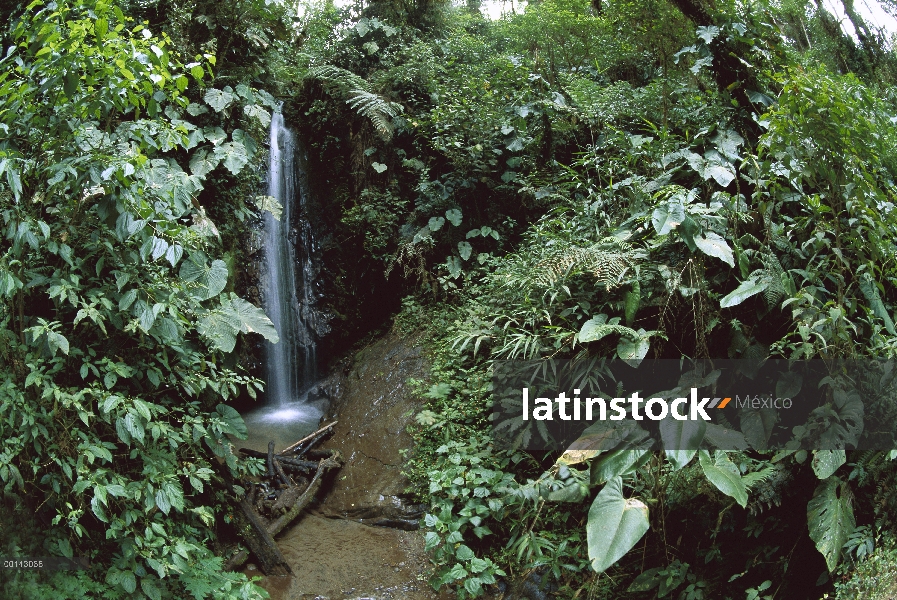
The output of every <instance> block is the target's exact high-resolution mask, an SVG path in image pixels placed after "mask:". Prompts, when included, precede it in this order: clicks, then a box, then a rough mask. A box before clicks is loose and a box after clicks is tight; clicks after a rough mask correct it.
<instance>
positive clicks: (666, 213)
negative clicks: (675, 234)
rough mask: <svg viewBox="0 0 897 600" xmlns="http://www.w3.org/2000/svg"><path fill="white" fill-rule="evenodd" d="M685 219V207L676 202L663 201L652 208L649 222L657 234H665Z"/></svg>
mask: <svg viewBox="0 0 897 600" xmlns="http://www.w3.org/2000/svg"><path fill="white" fill-rule="evenodd" d="M684 220H685V207H683V206H682V204H680V203H678V202H665V203H664V204H661V205H660V206H658V207H657V208H655V209H654V214H652V215H651V223H652V224H653V225H654V230H655V231H656V232H657V235H666V234H668V233H669V232H670V231H672V230H673V229H675V228H676V227H678V226H679V224H680V223H681V222H682V221H684Z"/></svg>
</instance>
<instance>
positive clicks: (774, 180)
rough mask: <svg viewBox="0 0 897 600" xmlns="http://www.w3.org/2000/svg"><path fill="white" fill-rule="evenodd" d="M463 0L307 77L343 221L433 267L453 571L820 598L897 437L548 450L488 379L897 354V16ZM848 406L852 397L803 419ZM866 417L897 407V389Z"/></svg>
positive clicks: (355, 28) (377, 31) (395, 27)
mask: <svg viewBox="0 0 897 600" xmlns="http://www.w3.org/2000/svg"><path fill="white" fill-rule="evenodd" d="M679 10H681V11H682V14H680V13H679ZM683 14H685V15H687V17H688V18H686V17H684V16H682V15H683ZM645 15H652V17H653V16H658V17H659V16H661V15H662V16H663V17H664V18H657V19H654V18H646V17H645ZM444 18H446V19H447V21H446V22H445V24H444V26H443V27H442V28H441V29H439V30H437V31H432V30H431V31H429V32H427V33H421V32H420V31H417V30H415V29H414V28H412V27H408V26H407V25H405V24H403V23H402V22H400V21H389V22H388V23H387V21H385V20H380V19H378V18H375V17H374V16H373V15H372V14H368V13H362V14H361V15H359V16H358V17H356V18H354V19H353V20H352V21H351V22H350V23H349V24H348V27H347V28H346V29H344V30H342V31H339V30H337V32H335V33H333V34H332V35H331V37H330V38H329V44H320V45H319V46H318V47H323V48H325V49H326V50H325V51H324V52H322V53H320V54H317V55H316V56H313V57H309V61H310V62H309V63H308V64H309V66H310V67H311V68H310V70H309V75H308V77H307V83H306V86H305V88H304V89H303V90H301V91H300V93H299V95H298V103H299V106H298V110H299V111H300V114H303V115H304V116H303V118H304V119H305V120H306V123H305V124H304V126H303V127H304V128H305V130H306V139H308V140H310V142H311V144H312V147H313V148H314V149H315V150H317V153H318V155H319V156H321V157H323V158H322V160H321V162H320V163H319V164H320V165H321V168H322V169H323V171H324V172H325V173H327V174H328V175H329V178H330V181H331V182H333V183H335V185H334V186H332V187H331V188H330V189H329V194H330V198H332V200H331V202H332V203H333V204H334V205H335V206H339V207H341V211H340V214H341V215H342V219H341V221H340V222H339V223H331V227H332V228H334V229H336V230H338V231H340V235H341V239H343V240H345V242H344V243H345V244H346V246H349V247H354V248H356V249H360V250H363V256H365V258H366V259H367V260H369V261H372V262H380V263H381V264H382V265H383V268H384V269H385V272H386V276H387V277H389V278H390V281H396V285H400V283H399V282H398V281H397V275H402V276H404V281H405V285H408V284H409V283H410V284H412V285H414V284H417V285H419V286H421V287H420V288H419V291H418V292H417V295H416V299H415V300H409V301H407V302H406V304H405V307H404V310H403V312H402V315H403V316H402V319H403V322H405V323H406V326H409V327H413V326H415V324H417V326H423V327H426V328H428V330H429V331H430V332H431V333H432V335H433V338H434V342H433V347H432V354H431V356H432V358H433V361H434V371H433V381H432V382H429V383H427V384H421V392H422V395H423V397H424V398H425V399H426V400H427V403H428V406H427V409H426V410H424V411H422V412H421V413H420V414H419V415H418V416H417V419H418V422H419V425H420V426H419V428H418V429H417V431H416V435H417V439H418V444H419V445H418V449H417V455H416V456H415V457H414V458H413V459H412V461H411V462H410V466H409V474H410V475H411V476H412V478H414V479H415V481H417V482H419V484H420V486H421V487H422V492H423V495H424V496H426V497H428V498H429V500H430V502H431V504H432V511H431V513H430V515H429V516H428V517H427V519H426V525H427V526H428V527H429V529H430V530H429V532H428V533H427V544H428V547H429V548H431V549H432V550H433V552H434V563H435V564H436V572H435V574H434V577H433V579H432V582H433V584H434V586H435V587H440V586H442V585H445V584H451V585H455V586H457V589H458V592H459V595H461V596H477V595H479V594H481V593H482V592H483V591H485V590H486V589H487V588H489V586H491V585H493V584H494V583H495V582H496V581H497V579H498V578H501V577H505V576H507V577H508V578H512V577H511V576H512V575H513V576H517V575H518V574H523V575H524V576H526V574H528V573H532V572H535V573H537V574H538V575H539V578H540V579H539V580H540V581H541V583H542V585H544V586H548V587H549V588H550V589H554V590H556V591H558V593H560V594H561V595H569V596H574V595H576V594H582V593H585V592H586V591H587V590H588V591H589V593H591V594H592V595H593V596H592V597H608V598H616V597H620V596H621V595H623V594H624V593H626V591H627V590H628V591H629V593H631V594H632V595H633V597H647V596H648V595H656V596H657V597H670V596H672V597H679V598H689V599H696V598H711V597H713V598H723V597H728V598H741V597H748V598H763V597H807V598H809V597H820V596H821V595H822V594H823V593H824V592H825V588H824V587H820V588H816V587H815V586H816V585H817V583H818V584H819V585H825V584H826V582H827V581H829V573H830V572H831V573H842V574H847V573H849V572H850V570H851V569H852V568H854V566H856V565H858V564H860V563H862V561H864V560H865V558H866V557H867V556H868V555H869V554H870V553H871V554H875V552H876V551H875V550H873V548H874V547H875V539H876V538H877V537H878V536H880V535H882V534H884V533H885V532H887V531H890V530H891V528H892V524H891V523H890V521H889V520H888V519H887V518H884V520H883V515H884V514H885V513H887V510H888V509H885V508H883V507H882V506H880V505H877V503H878V502H881V501H882V497H881V496H880V495H879V494H880V493H881V490H882V489H887V486H888V485H889V482H891V481H893V479H892V478H893V474H894V461H893V459H894V455H893V453H891V454H888V453H878V454H869V453H867V454H862V455H860V454H859V453H855V452H854V453H851V452H849V451H844V450H841V451H835V452H828V451H825V452H824V451H818V452H815V453H814V454H813V455H812V456H808V455H807V452H805V451H802V452H794V451H792V452H785V453H780V454H777V455H773V454H771V453H768V452H765V451H764V450H763V449H764V447H765V441H766V439H767V438H768V436H769V433H770V431H771V430H772V427H773V426H774V422H773V421H771V420H770V415H766V414H763V413H760V412H755V413H751V414H744V415H742V417H741V424H740V425H741V427H740V430H741V431H740V432H739V433H738V436H739V439H740V440H741V442H740V444H742V445H741V446H739V447H742V448H743V449H744V450H743V451H741V452H722V451H714V450H713V449H712V448H713V445H712V444H710V443H709V442H708V440H709V436H708V438H705V431H704V430H703V429H701V430H695V431H676V432H672V431H669V432H667V433H666V435H669V436H679V437H678V438H677V439H683V440H688V444H689V445H690V447H693V449H692V450H686V451H678V452H669V453H667V454H668V456H658V455H655V454H653V453H651V452H649V451H648V450H647V448H646V446H645V445H644V444H643V443H641V440H642V439H643V438H642V437H641V433H639V431H632V432H631V437H627V438H626V440H627V441H624V442H623V443H621V444H620V445H619V446H617V447H614V448H605V449H603V451H601V452H597V451H596V452H593V453H591V454H590V455H587V456H585V457H579V458H571V457H570V455H563V456H561V457H560V458H558V456H557V453H555V454H553V455H547V456H541V455H540V456H527V455H526V454H524V453H520V452H513V451H508V450H499V449H497V448H495V447H493V445H492V443H491V438H490V436H489V431H490V427H491V425H490V423H489V421H488V418H489V407H490V405H491V404H490V403H491V401H492V396H491V394H490V392H491V382H490V374H491V366H492V362H493V361H495V360H499V359H514V358H545V357H554V358H565V357H570V358H572V357H578V358H581V359H582V358H587V357H615V356H619V357H623V358H636V359H640V358H643V357H645V356H655V357H667V358H679V357H683V356H684V357H692V358H703V357H708V358H714V357H718V358H738V357H745V358H757V359H760V358H764V357H767V356H772V357H784V358H792V359H794V358H819V357H833V358H834V357H841V358H846V357H850V358H856V357H886V358H890V357H893V356H894V344H895V339H897V338H895V329H894V324H893V319H894V304H893V303H894V301H895V299H897V288H895V279H894V276H895V274H897V273H895V271H894V262H893V258H892V257H893V256H894V254H895V247H894V237H895V235H894V234H895V231H897V229H895V225H897V223H895V213H894V211H893V201H894V196H895V187H894V176H895V174H897V173H895V164H894V159H895V157H897V154H895V151H897V146H895V141H897V140H895V138H894V134H893V127H892V124H893V120H894V118H895V114H897V106H895V104H894V95H893V91H892V87H891V85H892V78H891V75H890V71H889V69H890V67H889V65H890V64H891V60H892V55H891V53H890V50H889V49H888V48H889V46H888V44H887V43H886V42H885V40H884V37H881V36H879V37H875V38H874V39H873V38H872V37H868V36H867V37H866V39H865V42H863V43H861V45H860V46H858V45H857V44H856V43H855V42H854V41H853V40H852V39H850V38H849V37H847V36H845V35H844V34H843V33H841V31H840V29H837V28H835V29H834V30H832V29H831V28H830V27H829V26H828V25H829V24H830V22H829V19H831V16H830V15H829V14H828V13H825V12H824V11H821V10H817V9H816V7H814V6H809V5H807V4H799V3H795V4H793V5H791V4H789V5H787V6H784V5H783V6H779V5H771V4H763V5H762V6H760V5H756V4H752V5H747V4H739V3H731V4H727V5H725V6H721V7H717V8H710V7H709V6H708V5H705V4H701V3H691V2H677V3H675V4H672V5H671V4H668V3H659V2H632V3H620V4H614V5H609V6H605V7H603V8H602V10H601V12H600V13H597V12H596V8H595V6H594V5H592V6H590V5H588V4H587V3H585V2H570V1H566V0H550V1H543V2H539V3H534V4H533V5H531V6H529V7H528V8H527V9H526V11H525V12H524V13H523V14H521V15H516V16H510V17H506V18H505V19H503V20H501V21H497V22H489V21H485V20H483V19H480V18H479V17H478V16H477V14H476V13H473V14H471V13H470V12H468V11H459V12H457V13H455V14H452V15H450V16H446V17H444ZM707 19H712V21H710V22H708V21H707ZM697 21H700V22H697ZM635 24H640V25H641V26H640V27H637V28H635V27H634V26H635ZM403 25H405V26H403ZM633 28H635V31H634V32H633V33H631V34H630V33H629V32H630V30H632V29H633ZM622 31H626V33H627V34H626V35H620V33H621V32H622ZM798 33H799V34H800V35H799V36H798ZM798 37H799V38H800V39H798ZM833 48H839V49H851V50H850V53H849V54H847V53H845V54H838V53H837V52H834V53H833V52H831V51H830V49H833ZM845 52H846V50H845ZM362 93H364V94H369V95H370V96H365V97H366V98H369V99H370V100H369V102H368V101H366V103H365V104H363V105H359V102H360V101H359V98H361V97H362ZM397 106H401V110H399V109H398V108H396V107H397ZM377 107H380V108H382V109H384V110H383V111H381V112H380V113H379V114H374V113H372V110H371V109H372V108H373V109H376V110H379V109H378V108H377ZM387 107H390V110H391V111H392V112H390V113H388V114H387V113H386V111H385V109H386V108H387ZM387 117H388V118H389V121H390V123H391V127H387V126H385V125H384V123H383V121H385V120H386V119H387ZM346 120H348V121H349V122H350V123H351V125H350V126H349V127H348V130H349V131H348V132H347V131H346V130H347V128H346V126H345V125H344V122H345V121H346ZM346 170H348V171H350V172H352V173H353V175H354V176H353V177H352V178H351V179H348V180H345V179H344V180H343V181H342V182H340V181H339V180H338V178H337V177H335V174H336V173H337V172H340V171H346ZM353 245H354V246H353ZM352 252H353V256H358V252H357V250H354V251H352ZM368 268H373V267H368ZM855 411H856V407H855V405H853V404H851V403H849V402H846V401H844V400H841V399H839V397H838V396H837V394H836V396H835V398H834V399H829V401H828V402H827V403H826V402H824V403H823V405H822V406H821V407H820V409H819V410H818V411H817V412H816V413H814V415H815V416H814V420H813V421H811V422H809V423H807V425H806V426H805V427H803V428H798V429H799V430H800V431H798V430H795V440H796V441H797V442H798V443H799V442H800V441H801V440H802V439H805V440H809V439H815V438H813V436H824V435H833V433H831V432H835V431H842V432H843V431H844V430H843V429H839V425H838V423H839V422H855V420H856V419H858V418H859V419H862V417H859V416H858V415H857V413H856V412H855ZM867 412H868V414H867V415H866V417H867V418H874V419H876V421H877V422H878V423H882V424H887V425H885V427H887V428H893V427H892V425H891V424H892V423H893V416H894V407H892V406H874V407H867ZM873 415H874V416H873ZM851 420H853V421H851ZM736 429H738V428H736ZM848 429H849V428H848ZM838 435H841V434H838ZM742 436H743V437H742ZM702 439H703V440H704V441H703V448H701V449H700V451H698V445H699V444H701V442H702ZM856 441H857V440H856V438H855V436H854V437H851V435H850V434H849V433H848V434H846V435H845V436H844V437H843V438H842V442H843V443H844V444H846V445H847V446H848V447H849V446H851V445H853V444H855V443H856ZM867 467H868V468H870V469H869V470H867ZM871 472H874V475H871V474H870V473H871ZM876 498H878V500H876ZM884 502H885V505H887V506H891V501H890V500H884ZM696 511H699V512H697V516H696ZM886 521H887V522H886ZM808 533H809V535H808ZM633 547H636V548H637V549H638V551H637V552H635V551H633V552H629V551H630V550H631V549H633ZM795 553H797V554H795ZM633 554H636V555H637V556H633ZM845 559H846V561H845ZM883 560H884V561H885V562H887V560H888V559H886V558H885V559H883ZM605 571H607V572H611V573H613V575H612V577H610V578H603V577H601V576H600V573H602V572H605ZM636 576H637V577H636ZM845 577H846V575H845ZM828 585H831V584H828ZM847 589H853V588H850V586H846V587H844V586H841V587H839V592H838V593H842V594H846V593H847V592H846V590H847ZM814 590H818V592H817V591H814ZM814 594H815V596H814ZM602 595H603V596H602ZM845 597H847V596H845Z"/></svg>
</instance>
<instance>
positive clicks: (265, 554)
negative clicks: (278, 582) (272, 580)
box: [235, 497, 293, 575]
mask: <svg viewBox="0 0 897 600" xmlns="http://www.w3.org/2000/svg"><path fill="white" fill-rule="evenodd" d="M235 517H236V520H237V530H238V531H239V532H240V535H241V536H243V539H244V540H245V541H246V545H247V546H249V549H250V550H252V553H253V554H255V556H256V558H258V561H259V566H260V567H261V569H262V572H263V573H265V574H266V575H290V574H292V572H293V571H292V569H290V565H288V564H287V559H286V558H284V556H283V554H282V553H281V552H280V548H278V547H277V544H276V543H275V542H274V538H273V537H272V536H271V534H270V533H268V528H267V524H266V523H265V522H264V521H263V520H262V519H261V517H259V516H258V514H256V512H255V510H253V508H252V505H251V504H250V503H249V499H248V498H245V497H244V498H243V499H242V500H241V501H240V510H239V511H238V512H237V513H236V515H235ZM243 552H244V553H245V552H246V551H245V550H244V551H243ZM243 560H246V559H245V558H244V559H243Z"/></svg>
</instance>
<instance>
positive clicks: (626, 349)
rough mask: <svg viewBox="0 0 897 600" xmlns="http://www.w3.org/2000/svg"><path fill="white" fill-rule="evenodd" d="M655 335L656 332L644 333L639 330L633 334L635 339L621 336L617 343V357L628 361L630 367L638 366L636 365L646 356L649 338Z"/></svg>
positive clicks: (642, 330) (649, 343) (649, 346)
mask: <svg viewBox="0 0 897 600" xmlns="http://www.w3.org/2000/svg"><path fill="white" fill-rule="evenodd" d="M655 333H657V332H656V331H645V330H644V329H639V330H638V331H636V332H635V336H636V337H635V338H633V337H631V336H623V337H621V338H620V341H619V342H617V356H619V357H620V358H622V359H623V360H626V361H630V364H631V365H632V366H638V363H640V362H641V361H642V359H644V358H645V356H647V355H648V350H649V349H650V348H651V342H650V341H649V339H650V337H651V336H652V335H654V334H655Z"/></svg>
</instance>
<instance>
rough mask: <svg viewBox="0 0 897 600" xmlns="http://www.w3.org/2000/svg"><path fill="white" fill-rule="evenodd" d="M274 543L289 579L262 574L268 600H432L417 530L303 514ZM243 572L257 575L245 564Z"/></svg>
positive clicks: (424, 557) (420, 540)
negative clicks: (270, 599)
mask: <svg viewBox="0 0 897 600" xmlns="http://www.w3.org/2000/svg"><path fill="white" fill-rule="evenodd" d="M277 544H278V546H279V547H280V549H281V551H282V552H283V554H284V556H285V557H286V559H287V561H288V562H289V563H290V567H291V568H292V569H293V575H292V576H290V577H266V578H265V579H263V580H262V587H264V588H265V589H266V590H268V592H269V593H270V594H271V598H272V600H299V599H302V600H306V599H312V598H316V599H323V598H328V599H330V600H336V599H337V598H339V599H348V598H353V599H361V598H370V599H372V600H387V599H389V600H392V599H396V600H400V599H407V600H431V599H435V598H438V599H440V600H442V599H446V600H447V599H448V598H452V597H453V595H451V594H442V595H437V594H436V593H434V592H433V590H432V588H431V587H430V586H429V584H427V581H426V578H427V575H428V572H429V561H428V559H427V555H426V552H424V543H423V537H422V536H421V534H420V533H419V532H416V531H400V530H397V529H390V528H386V527H370V526H368V525H362V524H361V523H356V522H353V521H347V520H344V519H326V518H323V517H319V516H316V515H309V514H307V515H305V516H304V517H302V520H301V521H299V522H298V523H297V524H296V525H294V526H293V527H292V528H290V529H289V530H288V531H287V532H286V533H285V534H283V535H282V536H280V537H279V538H278V540H277ZM244 572H245V573H246V574H247V575H258V574H259V573H258V571H257V570H255V568H254V567H253V566H252V565H249V566H248V567H247V568H246V569H245V570H244Z"/></svg>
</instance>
